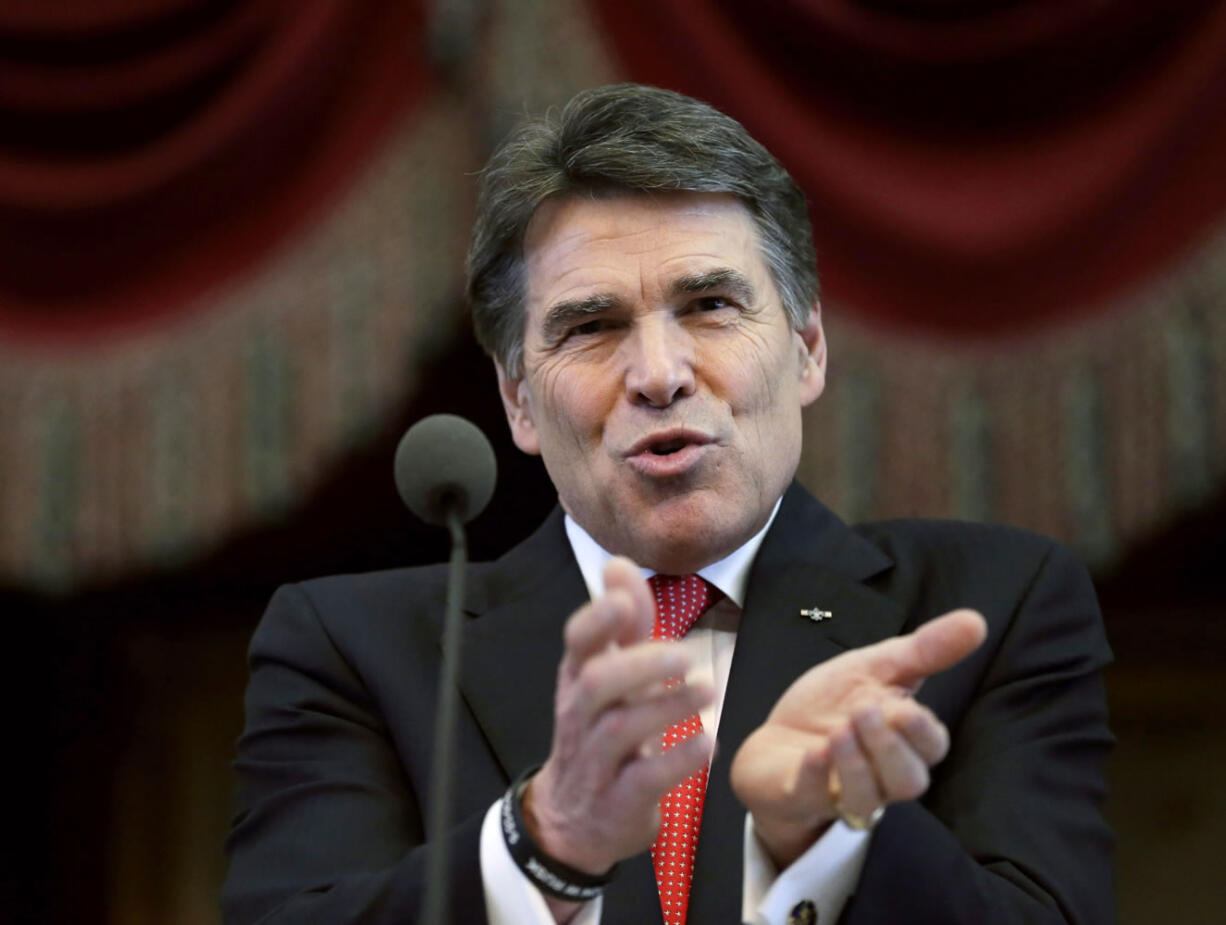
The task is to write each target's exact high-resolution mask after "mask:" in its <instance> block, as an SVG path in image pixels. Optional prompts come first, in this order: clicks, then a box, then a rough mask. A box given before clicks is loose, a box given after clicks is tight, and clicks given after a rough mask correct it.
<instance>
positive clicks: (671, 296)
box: [498, 193, 825, 574]
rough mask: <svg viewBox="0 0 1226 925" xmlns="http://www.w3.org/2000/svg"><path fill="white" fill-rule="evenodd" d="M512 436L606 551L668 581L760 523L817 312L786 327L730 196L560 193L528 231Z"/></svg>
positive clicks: (812, 349)
mask: <svg viewBox="0 0 1226 925" xmlns="http://www.w3.org/2000/svg"><path fill="white" fill-rule="evenodd" d="M524 250H525V261H526V287H525V289H526V318H525V326H526V327H525V332H524V361H523V376H522V378H520V379H514V380H512V379H508V378H507V377H506V375H505V373H504V371H503V370H502V369H501V368H499V370H498V374H499V383H500V388H501V391H502V398H503V403H504V405H505V406H506V411H507V418H508V420H509V421H510V424H511V432H512V435H513V437H514V439H515V443H516V445H518V446H519V448H520V449H521V450H523V451H524V452H527V453H533V454H536V453H539V454H540V455H541V456H542V457H543V459H544V462H545V467H546V469H547V470H548V472H549V476H550V478H551V479H552V480H553V483H554V485H555V487H556V488H557V490H558V497H559V500H560V501H561V504H562V507H563V508H564V509H565V510H566V512H567V513H569V514H570V515H571V516H572V517H573V518H574V519H575V520H576V521H577V522H578V523H579V524H581V525H582V526H583V527H584V529H586V530H587V531H588V532H589V533H590V534H591V535H592V536H593V538H595V539H596V541H597V542H599V543H600V544H601V545H602V546H603V547H604V548H605V549H607V550H609V551H610V552H613V553H618V554H622V555H627V556H630V557H631V558H632V559H634V560H635V561H636V562H638V563H639V564H640V565H643V566H647V567H650V568H654V569H657V570H659V571H662V572H668V573H672V574H679V573H686V572H692V571H695V570H697V569H699V568H701V567H703V566H704V565H707V564H709V563H711V562H714V561H717V560H718V559H720V558H722V557H724V556H726V555H728V554H729V553H730V552H732V551H733V550H734V549H736V548H737V547H738V546H739V545H741V544H742V543H743V542H745V541H746V540H747V539H749V537H751V536H753V534H754V533H756V532H757V531H758V530H759V529H761V528H762V526H763V525H764V524H765V523H766V520H767V518H768V517H769V516H770V512H771V508H772V507H773V506H774V503H775V501H776V499H777V498H778V497H779V496H780V494H782V492H783V490H784V489H785V488H786V487H787V485H788V483H789V481H790V480H791V478H792V475H793V473H794V472H795V471H796V466H797V464H798V462H799V459H800V442H801V419H800V411H801V408H802V407H804V406H805V405H807V404H808V403H809V402H811V401H813V400H814V399H816V398H817V397H818V395H820V394H821V392H822V389H823V387H824V384H825V341H824V338H823V335H822V330H821V321H820V316H819V314H818V311H817V308H816V306H815V307H814V309H813V310H812V311H811V313H810V316H809V319H808V323H807V324H806V325H805V327H804V329H803V330H801V331H797V330H795V329H794V328H792V326H791V325H790V324H789V322H788V319H787V316H786V314H785V313H784V310H783V305H782V303H781V301H780V298H779V293H778V291H777V290H776V287H775V285H774V282H773V280H772V278H771V275H770V271H769V270H768V269H767V266H766V264H765V262H764V261H763V259H762V256H761V253H760V248H759V246H758V240H757V234H756V230H755V228H754V224H753V220H752V218H751V217H750V214H749V212H748V210H747V209H746V208H745V207H744V205H742V204H741V203H740V201H739V200H737V199H736V198H735V197H733V196H731V195H725V194H698V193H672V194H664V195H656V196H651V197H648V196H638V195H629V196H622V197H617V198H609V199H597V200H593V199H581V198H567V199H560V200H556V201H550V202H547V203H546V204H544V205H543V206H541V208H540V209H538V210H537V212H536V214H535V215H534V216H533V219H532V222H531V224H530V225H529V226H528V233H527V236H526V239H525V243H524Z"/></svg>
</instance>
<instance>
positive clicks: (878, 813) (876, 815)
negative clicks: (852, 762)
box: [829, 768, 885, 832]
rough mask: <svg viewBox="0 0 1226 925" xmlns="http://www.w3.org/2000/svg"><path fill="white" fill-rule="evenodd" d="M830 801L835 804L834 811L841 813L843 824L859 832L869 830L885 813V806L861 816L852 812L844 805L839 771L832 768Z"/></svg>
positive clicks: (840, 817)
mask: <svg viewBox="0 0 1226 925" xmlns="http://www.w3.org/2000/svg"><path fill="white" fill-rule="evenodd" d="M829 789H830V802H831V803H832V804H833V805H834V811H835V812H836V813H838V814H839V819H841V820H842V822H843V825H845V826H847V828H849V829H854V830H855V831H857V832H867V831H868V830H869V829H871V828H873V827H874V826H875V825H877V823H878V822H880V821H881V817H882V816H884V815H885V807H884V806H878V807H877V808H876V809H874V810H873V811H872V812H871V813H869V814H868V815H867V816H860V815H857V814H856V813H853V812H851V811H850V810H848V809H846V808H845V807H844V806H843V803H842V800H841V797H842V796H843V786H842V784H841V782H840V781H839V772H838V771H836V770H834V769H833V768H831V769H830V786H829Z"/></svg>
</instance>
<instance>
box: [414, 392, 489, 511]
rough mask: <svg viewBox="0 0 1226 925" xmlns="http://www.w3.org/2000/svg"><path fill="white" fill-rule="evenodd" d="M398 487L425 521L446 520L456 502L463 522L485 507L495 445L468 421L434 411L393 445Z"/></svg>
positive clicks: (487, 501)
mask: <svg viewBox="0 0 1226 925" xmlns="http://www.w3.org/2000/svg"><path fill="white" fill-rule="evenodd" d="M395 470H396V490H397V491H399V492H400V497H401V499H402V500H403V501H404V503H405V504H407V505H408V507H409V510H411V511H412V512H413V513H414V514H416V515H417V516H418V517H420V518H421V519H422V520H424V521H426V523H431V524H439V525H445V524H446V523H447V510H448V508H449V507H454V508H455V510H456V512H457V513H458V514H459V516H460V522H461V523H468V521H470V520H472V519H473V518H474V517H476V516H477V515H478V514H480V513H481V512H482V511H483V510H485V506H486V504H488V503H489V500H490V496H491V495H493V493H494V483H495V482H496V481H497V479H498V465H497V463H496V462H495V461H494V448H493V447H492V446H490V442H489V440H487V439H486V437H485V434H483V433H481V431H480V430H479V429H478V428H477V426H476V425H475V424H473V423H472V422H471V421H467V420H465V419H464V418H462V417H457V416H456V415H454V414H433V415H431V416H430V417H427V418H422V419H421V420H420V421H418V422H417V423H416V424H414V425H413V426H412V427H410V428H409V430H408V432H407V433H406V434H405V435H404V436H403V437H402V438H401V439H400V445H399V446H398V447H396V462H395Z"/></svg>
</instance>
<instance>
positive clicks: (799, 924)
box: [788, 899, 817, 925]
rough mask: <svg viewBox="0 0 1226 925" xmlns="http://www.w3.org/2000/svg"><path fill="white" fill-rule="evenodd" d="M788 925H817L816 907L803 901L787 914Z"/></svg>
mask: <svg viewBox="0 0 1226 925" xmlns="http://www.w3.org/2000/svg"><path fill="white" fill-rule="evenodd" d="M788 925H817V906H815V905H813V903H812V902H810V901H809V900H807V899H803V900H801V901H800V902H798V903H797V904H796V905H795V906H793V907H792V911H791V912H789V913H788Z"/></svg>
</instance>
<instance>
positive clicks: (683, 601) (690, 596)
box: [647, 575, 722, 639]
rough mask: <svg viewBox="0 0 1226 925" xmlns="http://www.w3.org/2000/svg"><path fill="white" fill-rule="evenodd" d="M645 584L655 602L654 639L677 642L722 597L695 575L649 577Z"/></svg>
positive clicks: (717, 591)
mask: <svg viewBox="0 0 1226 925" xmlns="http://www.w3.org/2000/svg"><path fill="white" fill-rule="evenodd" d="M647 583H648V584H649V585H651V593H652V595H653V596H654V597H655V599H656V626H655V629H654V630H653V631H652V633H651V636H652V638H653V639H680V638H681V637H682V636H684V635H685V634H686V633H687V632H689V629H690V627H691V626H693V625H694V622H695V621H696V620H697V619H698V618H699V617H701V616H702V615H703V613H705V612H706V610H707V609H708V608H709V607H711V605H713V604H714V603H715V602H716V601H718V600H719V599H720V597H721V596H722V595H721V593H720V591H719V589H718V588H716V587H714V586H713V585H711V584H708V583H707V582H706V581H705V580H704V579H702V578H699V577H698V576H697V575H652V576H651V578H649V579H648V580H647Z"/></svg>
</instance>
